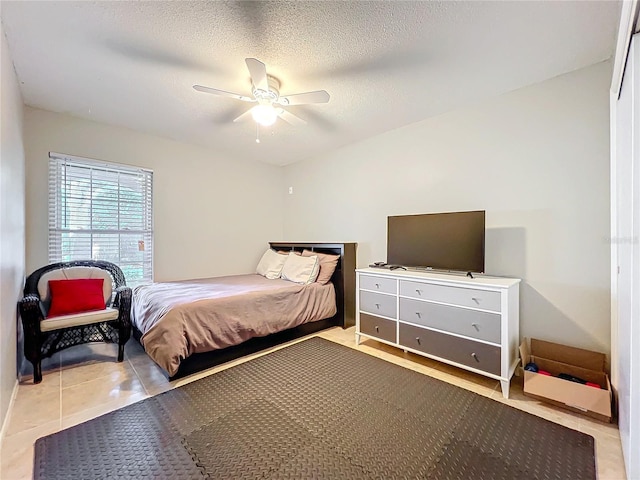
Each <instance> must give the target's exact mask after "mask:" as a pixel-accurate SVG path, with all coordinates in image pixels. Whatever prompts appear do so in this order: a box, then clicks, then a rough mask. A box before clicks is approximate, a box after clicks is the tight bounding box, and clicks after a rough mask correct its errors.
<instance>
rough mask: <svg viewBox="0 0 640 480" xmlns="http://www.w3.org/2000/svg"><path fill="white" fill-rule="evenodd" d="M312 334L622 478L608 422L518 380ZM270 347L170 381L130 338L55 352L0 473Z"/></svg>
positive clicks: (12, 475) (336, 332) (20, 396)
mask: <svg viewBox="0 0 640 480" xmlns="http://www.w3.org/2000/svg"><path fill="white" fill-rule="evenodd" d="M318 335H319V336H321V337H323V338H326V339H329V340H332V341H335V342H338V343H341V344H344V345H347V346H349V347H352V348H357V349H359V350H361V351H363V352H366V353H368V354H371V355H375V356H377V357H380V358H383V359H385V360H388V361H391V362H393V363H396V364H399V365H402V366H404V367H407V368H411V369H412V370H416V371H418V372H421V373H424V374H426V375H430V376H432V377H435V378H438V379H441V380H444V381H446V382H449V383H452V384H455V385H457V386H459V387H462V388H466V389H468V390H472V391H474V392H476V393H479V394H481V395H485V396H487V397H490V398H493V399H495V400H496V401H499V402H504V403H507V404H508V405H511V406H513V407H515V408H519V409H521V410H524V411H526V412H529V413H532V414H535V415H538V416H540V417H544V418H546V419H548V420H551V421H553V422H557V423H560V424H562V425H565V426H567V427H569V428H573V429H576V430H580V431H582V432H585V433H588V434H589V435H592V436H593V437H594V438H595V440H596V456H597V458H596V462H597V470H598V478H599V479H600V480H605V479H612V480H613V479H616V480H618V479H620V480H622V479H625V471H624V465H623V460H622V449H621V445H620V435H619V433H618V429H617V427H616V426H615V425H611V424H605V423H602V422H598V421H596V420H591V419H589V418H588V417H584V416H581V415H578V414H573V413H571V412H568V411H564V410H561V409H558V408H555V407H553V406H550V405H546V404H544V403H541V402H538V401H536V400H533V399H531V398H528V397H525V396H524V395H523V394H522V387H521V384H520V383H519V379H518V378H517V377H514V379H513V381H512V385H511V394H510V398H509V399H508V400H505V399H504V398H503V397H502V393H501V390H500V383H499V382H498V381H495V380H491V379H488V378H485V377H482V376H480V375H475V374H472V373H470V372H466V371H464V370H460V369H457V368H454V367H451V366H449V365H445V364H442V363H439V362H435V361H432V360H429V359H427V358H423V357H420V356H418V355H414V354H411V353H406V354H405V353H404V352H403V351H402V350H400V349H396V348H393V347H389V346H387V345H384V344H381V343H378V342H375V341H371V340H370V341H366V342H363V343H362V344H361V345H360V346H358V347H356V346H355V338H354V337H355V334H354V329H353V328H350V329H347V330H342V329H340V328H333V329H330V330H325V331H324V332H321V333H319V334H318ZM298 341H299V340H298ZM281 347H282V346H279V347H275V348H281ZM271 350H273V349H271ZM269 351H270V350H266V351H263V352H260V353H258V354H255V355H252V356H250V357H245V358H242V359H238V360H235V361H233V362H229V363H226V364H224V365H220V366H218V367H214V368H212V369H210V370H207V371H206V372H201V373H199V374H195V375H192V376H190V377H187V378H183V379H180V380H176V381H174V382H168V381H167V378H166V377H165V376H164V374H163V373H162V371H161V370H160V368H159V367H158V366H156V364H155V363H154V362H153V361H152V360H151V359H150V358H149V357H147V355H146V354H145V353H144V351H143V350H142V347H140V345H139V344H138V343H137V342H135V341H134V340H131V341H130V342H129V343H128V344H127V346H126V349H125V361H124V362H122V363H117V362H115V357H116V347H115V346H114V345H108V344H95V345H82V346H78V347H74V348H71V349H68V350H66V351H63V352H60V353H58V354H56V355H55V356H54V357H52V359H51V361H50V362H48V366H47V367H46V369H45V368H43V372H44V375H43V381H42V383H40V384H39V385H33V383H32V382H31V380H30V379H29V380H25V381H24V382H22V383H21V384H20V386H19V387H18V392H17V396H16V399H15V403H14V405H13V408H12V411H11V412H10V416H9V419H8V424H7V429H6V432H5V437H4V439H3V441H2V444H1V445H0V478H1V479H3V480H8V479H27V478H31V477H32V470H33V444H34V442H35V440H36V439H38V438H39V437H42V436H45V435H49V434H51V433H54V432H57V431H59V430H63V429H65V428H68V427H71V426H73V425H77V424H79V423H82V422H84V421H86V420H89V419H91V418H95V417H97V416H100V415H102V414H105V413H108V412H110V411H112V410H115V409H117V408H120V407H123V406H125V405H128V404H131V403H134V402H137V401H139V400H142V399H144V398H147V397H149V396H152V395H156V394H158V393H161V392H164V391H166V390H169V389H171V388H175V387H178V386H180V385H184V384H185V383H188V382H191V381H194V380H197V379H199V378H202V377H203V376H206V375H210V374H212V373H215V372H217V371H220V370H223V369H225V368H229V367H230V366H232V365H235V364H238V363H241V362H244V361H246V360H247V359H249V358H252V357H255V356H257V355H264V354H265V353H267V352H269Z"/></svg>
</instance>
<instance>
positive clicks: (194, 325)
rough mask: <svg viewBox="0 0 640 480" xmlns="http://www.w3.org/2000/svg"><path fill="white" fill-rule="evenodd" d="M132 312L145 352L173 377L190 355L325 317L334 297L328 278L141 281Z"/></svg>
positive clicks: (330, 313)
mask: <svg viewBox="0 0 640 480" xmlns="http://www.w3.org/2000/svg"><path fill="white" fill-rule="evenodd" d="M131 313H132V321H133V324H134V325H135V326H136V327H137V328H138V329H139V330H140V331H141V332H142V338H141V342H142V345H143V346H144V349H145V350H146V352H147V354H148V355H149V356H150V357H151V358H152V359H153V360H154V361H155V362H156V363H157V364H158V365H160V366H161V367H162V368H164V369H165V370H166V371H167V372H168V373H169V375H170V376H173V375H175V373H176V372H177V371H178V366H179V365H180V362H181V361H182V360H183V359H185V358H187V357H188V356H189V355H192V354H194V353H199V352H209V351H212V350H217V349H221V348H226V347H230V346H233V345H238V344H240V343H242V342H244V341H246V340H249V339H250V338H252V337H262V336H265V335H269V334H271V333H275V332H279V331H281V330H286V329H288V328H293V327H296V326H298V325H301V324H303V323H307V322H312V321H315V320H321V319H324V318H330V317H332V316H333V315H335V313H336V302H335V290H334V287H333V285H332V284H331V283H329V284H327V285H321V284H319V283H312V284H310V285H298V284H295V283H292V282H289V281H287V280H280V279H277V280H269V279H266V278H264V277H262V276H261V275H256V274H252V275H234V276H228V277H217V278H207V279H201V280H190V281H183V282H170V283H169V282H167V283H154V284H150V285H141V286H139V287H136V288H135V289H134V294H133V302H132V308H131Z"/></svg>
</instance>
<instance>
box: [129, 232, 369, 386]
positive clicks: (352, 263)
mask: <svg viewBox="0 0 640 480" xmlns="http://www.w3.org/2000/svg"><path fill="white" fill-rule="evenodd" d="M269 246H270V247H271V248H273V249H274V250H277V251H291V250H294V251H298V252H301V251H302V250H304V249H307V250H313V251H314V252H318V253H329V254H332V255H340V259H339V261H338V266H337V268H336V271H335V272H334V273H333V276H332V277H331V282H332V283H333V285H334V287H335V290H336V305H337V309H338V312H337V313H336V314H335V315H334V316H333V317H331V318H326V319H324V320H318V321H316V322H310V323H305V324H302V325H299V326H297V327H295V328H291V329H288V330H284V331H282V332H278V333H274V334H271V335H267V336H266V337H256V338H252V339H250V340H248V341H246V342H244V343H241V344H240V345H236V346H233V347H228V348H224V349H222V350H214V351H212V352H205V353H195V354H193V355H191V356H190V357H188V358H186V359H184V360H183V361H182V362H180V367H179V368H178V371H177V372H176V374H175V375H174V376H173V377H169V380H175V379H177V378H181V377H185V376H187V375H191V374H192V373H196V372H199V371H202V370H205V369H207V368H210V367H213V366H215V365H220V364H221V363H225V362H228V361H230V360H234V359H236V358H239V357H242V356H245V355H249V354H251V353H255V352H258V351H260V350H264V349H266V348H270V347H273V346H275V345H278V344H281V343H284V342H288V341H290V340H293V339H296V338H300V337H303V336H305V335H309V334H311V333H315V332H319V331H320V330H324V329H327V328H331V327H335V326H340V327H342V328H348V327H351V326H353V325H355V321H356V320H355V318H356V317H355V311H356V272H355V270H356V246H357V244H356V243H322V242H269ZM133 336H134V338H136V339H137V340H138V341H140V337H141V333H140V331H139V330H138V329H137V328H136V327H135V326H134V327H133Z"/></svg>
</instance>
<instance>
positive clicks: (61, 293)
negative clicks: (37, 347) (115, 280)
mask: <svg viewBox="0 0 640 480" xmlns="http://www.w3.org/2000/svg"><path fill="white" fill-rule="evenodd" d="M103 285H104V278H79V279H77V280H49V289H50V291H51V306H50V307H49V313H48V314H47V318H49V317H58V316H60V315H70V314H72V313H81V312H88V311H91V310H103V309H104V307H105V303H104V293H103V291H102V287H103Z"/></svg>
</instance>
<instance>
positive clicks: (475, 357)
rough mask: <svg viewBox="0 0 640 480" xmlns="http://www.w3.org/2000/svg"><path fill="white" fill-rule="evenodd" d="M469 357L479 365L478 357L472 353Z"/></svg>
mask: <svg viewBox="0 0 640 480" xmlns="http://www.w3.org/2000/svg"><path fill="white" fill-rule="evenodd" d="M471 356H472V357H473V359H474V360H475V361H476V362H478V363H480V360H478V355H476V354H475V353H472V354H471Z"/></svg>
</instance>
